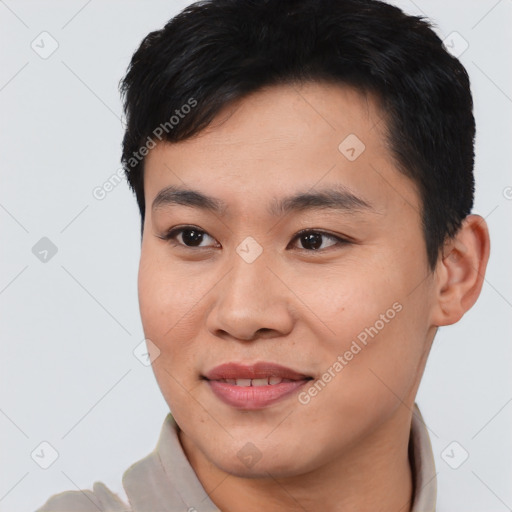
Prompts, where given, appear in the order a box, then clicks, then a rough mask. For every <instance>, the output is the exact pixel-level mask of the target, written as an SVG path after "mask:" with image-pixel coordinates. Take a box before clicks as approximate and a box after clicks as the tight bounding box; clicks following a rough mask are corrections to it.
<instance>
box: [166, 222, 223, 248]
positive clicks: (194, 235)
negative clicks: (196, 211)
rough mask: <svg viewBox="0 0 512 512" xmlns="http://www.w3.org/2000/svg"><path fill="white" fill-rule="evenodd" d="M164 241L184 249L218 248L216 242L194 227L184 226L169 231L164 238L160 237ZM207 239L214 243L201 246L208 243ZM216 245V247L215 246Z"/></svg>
mask: <svg viewBox="0 0 512 512" xmlns="http://www.w3.org/2000/svg"><path fill="white" fill-rule="evenodd" d="M161 238H163V239H164V240H168V241H170V242H173V243H175V244H176V245H182V246H184V247H190V248H192V247H212V246H218V242H216V241H215V239H214V238H212V237H211V236H210V235H209V234H208V233H206V231H203V230H202V229H199V228H196V227H194V226H185V227H181V228H175V229H171V230H170V231H169V232H168V233H167V234H166V235H165V236H163V237H161ZM208 239H211V240H213V241H214V243H213V244H208V243H206V244H203V242H205V241H206V242H208ZM216 244H217V245H216Z"/></svg>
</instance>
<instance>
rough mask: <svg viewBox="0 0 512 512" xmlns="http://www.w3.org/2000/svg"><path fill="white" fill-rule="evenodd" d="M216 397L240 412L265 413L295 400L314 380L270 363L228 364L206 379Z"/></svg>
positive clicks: (209, 373) (207, 375)
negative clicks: (307, 384) (287, 399)
mask: <svg viewBox="0 0 512 512" xmlns="http://www.w3.org/2000/svg"><path fill="white" fill-rule="evenodd" d="M202 378H203V379H204V380H205V381H206V383H207V384H208V386H209V387H210V389H211V390H212V392H213V393H214V395H215V396H216V397H217V398H219V399H220V400H221V401H222V402H224V403H226V404H228V405H230V406H232V407H235V408H237V409H245V410H256V409H263V408H264V407H267V406H269V405H272V404H274V403H276V402H278V401H280V400H282V399H284V398H289V397H291V395H292V394H295V392H297V391H298V390H299V388H301V387H302V386H304V385H305V384H306V383H307V382H308V381H310V380H312V379H313V377H311V376H308V375H305V374H302V373H299V372H297V371H295V370H292V369H291V368H287V367H285V366H281V365H278V364H274V363H269V362H258V363H255V364H251V365H244V364H239V363H226V364H222V365H220V366H216V367H215V368H213V369H212V370H210V371H209V372H207V373H206V374H205V375H204V376H203V377H202Z"/></svg>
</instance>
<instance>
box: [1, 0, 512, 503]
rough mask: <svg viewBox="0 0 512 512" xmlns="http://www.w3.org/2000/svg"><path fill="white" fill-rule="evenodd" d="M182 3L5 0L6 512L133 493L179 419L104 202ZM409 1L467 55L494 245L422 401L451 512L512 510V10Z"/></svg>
mask: <svg viewBox="0 0 512 512" xmlns="http://www.w3.org/2000/svg"><path fill="white" fill-rule="evenodd" d="M188 3H189V2H188V1H172V2H168V1H167V2H164V1H153V2H142V1H126V0H122V1H121V0H116V1H109V2H106V1H103V2H100V1H99V0H92V1H91V0H89V1H83V0H79V1H77V0H72V1H67V2H56V1H55V2H50V1H45V2H36V1H27V0H25V1H21V0H18V1H16V0H5V1H4V0H0V38H1V41H0V45H1V48H2V56H1V65H0V108H1V116H0V126H1V138H0V173H1V176H0V229H1V238H0V240H1V243H0V252H1V265H0V308H1V309H0V314H1V328H2V331H1V349H2V352H1V356H0V377H1V385H0V450H1V452H0V453H1V455H0V511H2V512H21V511H29V510H34V509H35V508H37V507H38V506H40V505H42V504H43V503H44V502H45V501H46V499H47V498H48V497H49V496H50V495H51V494H54V493H56V492H60V491H63V490H69V489H76V488H91V486H92V483H93V482H95V481H98V480H99V481H103V482H105V483H106V484H107V486H109V487H110V488H111V489H112V490H113V491H115V492H118V493H119V494H120V495H121V496H124V492H123V489H122V486H121V476H122V473H123V471H124V470H125V469H126V468H127V467H128V466H129V465H131V464H132V463H134V462H135V461H137V460H139V459H140V458H142V457H143V456H145V455H146V454H147V453H149V451H151V450H152V449H153V448H154V446H155V443H156V441H157V438H158V434H159V432H160V427H161V424H162V421H163V419H164V417H165V415H166V413H167V411H168V409H167V406H166V404H165V402H164V400H163V398H162V397H161V395H160V391H159V389H158V387H157V385H156V382H155V380H154V377H153V374H152V371H151V368H150V367H146V366H144V365H143V364H142V363H141V362H140V361H139V360H138V359H137V358H136V357H135V356H134V354H133V350H134V349H135V347H137V346H138V345H139V344H140V342H141V341H142V340H143V333H142V327H141V323H140V319H139V312H138V304H137V290H136V274H137V263H138V256H139V217H138V210H137V207H136V203H135V199H134V198H133V197H132V196H131V194H130V192H129V189H128V187H127V185H126V183H125V182H122V183H121V184H119V185H118V186H117V187H115V189H114V190H112V191H110V192H109V193H108V194H107V195H106V197H105V198H104V199H103V200H98V199H96V198H95V197H94V196H93V190H94V189H95V187H98V186H101V185H102V184H103V183H104V182H106V181H107V180H108V179H109V178H110V177H111V176H112V175H113V174H115V173H116V172H117V170H118V169H119V167H120V165H119V157H120V143H121V137H122V133H123V128H122V123H121V105H120V100H119V95H118V90H117V85H118V81H119V79H120V78H121V76H122V75H123V73H124V71H125V69H126V66H127V64H128V62H129V59H130V57H131V54H132V53H133V51H134V50H135V49H136V47H137V46H138V44H139V43H140V41H141V39H142V37H143V36H145V35H146V34H147V33H148V32H149V31H150V30H155V29H158V28H160V27H161V26H163V24H164V23H165V22H166V21H167V20H168V19H169V18H170V17H171V16H172V15H174V14H175V13H177V12H178V10H181V8H183V7H184V6H185V5H187V4H188ZM398 5H400V6H401V7H402V8H404V9H405V10H406V11H408V12H410V13H414V14H425V15H427V16H429V17H430V18H431V19H433V20H434V21H435V23H436V25H437V27H438V28H437V30H438V32H439V34H440V35H441V36H442V37H443V38H445V37H446V36H450V37H449V39H448V41H449V44H450V45H452V46H453V47H454V49H453V51H461V50H463V49H464V47H465V44H466V43H465V42H464V41H466V42H467V44H468V45H469V46H468V48H467V49H466V50H465V51H464V53H463V54H462V55H461V57H460V58H461V60H462V62H463V63H464V65H465V66H466V67H467V69H468V71H469V74H470V76H471V80H472V86H473V93H474V98H475V114H476V119H477V125H478V137H477V160H476V178H477V195H476V205H475V210H474V211H475V212H476V213H479V214H481V215H483V216H484V217H485V218H486V219H487V221H488V223H489V226H490V231H491V236H492V256H491V260H490V265H489V269H488V273H487V277H486V282H485V284H484V287H483V291H482V295H481V297H480V300H479V302H478V303H477V305H476V306H475V307H474V308H473V309H472V310H471V311H470V312H469V313H468V314H467V316H466V317H465V318H464V319H463V320H462V321H461V322H460V323H459V324H457V325H455V326H452V327H447V328H444V329H442V330H441V331H440V333H439V334H438V336H437V339H436V341H435V344H434V347H433V350H432V354H431V356H430V360H429V363H428V366H427V369H426V374H425V377H424V379H423V383H422V386H421V389H420V392H419V395H418V399H417V402H418V404H419V406H420V408H421V410H422V413H423V415H424V417H425V420H426V423H427V425H428V426H429V428H430V433H431V438H432V444H433V448H434V452H435V456H436V466H437V470H438V479H439V484H438V487H439V489H438V494H439V499H438V503H439V511H448V510H449V511H450V512H456V511H464V512H470V511H480V512H481V511H485V512H493V511H496V512H501V511H505V510H511V507H512V486H511V482H512V467H511V466H512V462H511V460H512V457H511V452H512V446H511V445H512V441H511V436H510V432H511V430H512V429H511V426H512V386H511V380H512V377H511V374H512V372H511V371H510V368H511V359H512V358H511V343H510V342H511V334H512V326H511V317H512V315H511V312H512V286H511V279H510V278H511V271H510V268H511V267H510V262H511V261H512V247H511V236H510V235H511V232H510V223H511V219H512V200H511V198H512V188H510V187H512V175H511V172H510V169H511V163H512V162H511V153H510V146H511V145H512V129H511V124H512V123H511V118H512V117H511V114H512V77H511V71H510V70H511V67H510V59H511V57H512V31H511V30H510V27H511V25H512V2H511V1H510V0H501V1H495V0H480V1H472V2H468V1H462V0H458V1H453V0H450V2H447V1H445V0H443V1H437V0H436V1H432V0H429V1H426V0H415V1H414V2H413V1H412V0H402V1H400V2H398ZM43 31H47V32H48V33H49V34H51V38H53V39H54V40H56V41H57V42H58V45H59V46H58V48H57V50H56V51H55V52H54V53H53V54H52V55H51V56H49V57H48V58H47V59H43V58H41V57H40V56H39V55H38V54H37V53H36V52H35V51H34V50H33V49H32V48H31V43H32V41H35V42H34V46H35V45H39V47H37V46H36V48H38V51H40V52H43V51H49V50H50V49H51V44H52V40H51V39H50V38H49V37H48V36H40V33H41V32H43ZM454 31H455V32H457V33H458V35H457V34H455V35H454V34H453V32H454ZM42 38H46V39H44V41H43V42H41V39H42ZM43 45H44V48H43ZM42 237H48V238H49V239H50V240H51V241H52V242H53V243H54V244H55V245H56V247H57V249H58V252H57V253H56V254H55V255H54V256H53V257H51V258H50V257H49V256H50V255H49V256H48V257H47V258H48V261H47V262H46V263H44V262H42V261H40V260H39V259H38V258H36V256H35V255H34V254H33V252H32V247H33V246H34V245H35V244H36V243H37V242H38V241H39V240H40V239H41V238H42ZM43 441H47V442H49V443H50V444H51V445H52V446H53V447H54V448H55V449H56V450H57V451H58V453H59V457H58V459H57V460H56V461H55V462H54V463H53V464H52V465H51V466H50V467H49V468H48V469H42V468H40V467H39V465H37V464H36V462H35V461H34V460H33V459H32V458H31V453H32V452H33V451H34V450H36V451H35V455H34V458H35V459H36V460H38V461H39V462H41V461H42V462H44V459H45V457H46V458H47V457H48V456H49V454H50V451H49V450H48V449H47V448H46V449H45V448H44V446H43V447H41V446H40V443H41V442H43ZM453 441H456V442H457V443H458V444H456V445H452V446H451V447H450V448H449V449H448V453H449V454H450V455H451V460H450V462H451V463H452V465H453V464H454V462H453V461H455V462H457V460H461V457H462V456H463V454H464V452H463V451H462V450H465V451H467V452H468V453H469V458H468V459H467V460H466V461H465V462H464V463H463V464H462V465H461V466H460V467H459V468H458V469H452V468H451V467H450V466H449V465H448V464H447V463H446V462H445V459H443V457H442V456H441V454H442V452H443V450H444V449H445V448H446V447H447V446H449V445H450V443H452V442H453ZM452 449H453V451H451V450H452ZM41 450H42V451H41ZM43 454H44V455H43ZM38 455H39V457H38ZM445 458H446V457H445Z"/></svg>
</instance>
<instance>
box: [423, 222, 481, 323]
mask: <svg viewBox="0 0 512 512" xmlns="http://www.w3.org/2000/svg"><path fill="white" fill-rule="evenodd" d="M489 251H490V241H489V231H488V228H487V223H486V222H485V220H484V219H483V218H482V217H480V216H479V215H468V216H467V217H466V218H465V219H464V221H463V223H462V226H461V228H460V229H459V231H458V232H457V234H456V235H455V236H454V237H453V238H451V239H450V240H447V241H446V243H445V245H444V247H443V250H442V254H441V256H440V258H439V261H438V263H437V266H436V270H435V283H436V284H435V286H436V289H435V293H436V297H435V298H434V300H435V305H434V308H433V318H432V324H433V325H436V326H441V325H451V324H454V323H456V322H458V321H459V320H460V319H461V318H462V316H463V315H464V313H466V311H468V310H469V309H470V308H471V307H472V306H473V305H474V303H475V302H476V300H477V298H478V296H479V295H480V291H481V289H482V285H483V281H484V276H485V270H486V267H487V261H488V259H489Z"/></svg>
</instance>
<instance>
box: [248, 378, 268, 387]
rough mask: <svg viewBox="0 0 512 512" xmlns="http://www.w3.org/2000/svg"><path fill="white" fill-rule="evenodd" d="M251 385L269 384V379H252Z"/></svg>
mask: <svg viewBox="0 0 512 512" xmlns="http://www.w3.org/2000/svg"><path fill="white" fill-rule="evenodd" d="M251 386H268V379H252V381H251Z"/></svg>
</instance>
